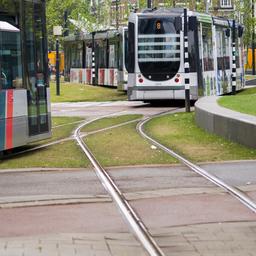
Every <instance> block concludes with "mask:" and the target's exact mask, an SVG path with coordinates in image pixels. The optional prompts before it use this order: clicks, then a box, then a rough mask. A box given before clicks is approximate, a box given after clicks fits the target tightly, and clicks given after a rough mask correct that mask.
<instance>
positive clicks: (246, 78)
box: [245, 75, 256, 80]
mask: <svg viewBox="0 0 256 256" xmlns="http://www.w3.org/2000/svg"><path fill="white" fill-rule="evenodd" d="M251 79H256V76H253V75H245V80H251Z"/></svg>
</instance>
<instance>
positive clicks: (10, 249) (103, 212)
mask: <svg viewBox="0 0 256 256" xmlns="http://www.w3.org/2000/svg"><path fill="white" fill-rule="evenodd" d="M202 167H204V168H206V169H208V170H211V172H212V173H214V174H217V175H220V176H222V177H226V181H229V182H231V183H232V184H235V182H236V181H234V180H233V179H231V178H232V176H243V173H244V171H246V172H247V174H246V177H247V178H244V180H243V181H241V182H240V183H238V185H239V186H241V187H243V186H244V185H245V184H246V183H248V180H250V181H251V184H250V185H247V186H248V187H250V188H251V187H253V186H254V185H255V184H256V181H255V174H254V170H256V169H255V167H256V161H244V162H243V164H241V163H240V162H225V163H219V164H217V165H215V164H214V165H213V164H211V163H209V164H204V165H202ZM230 169H232V170H233V173H230V171H229V170H230ZM109 172H110V175H111V176H112V178H113V179H114V180H115V181H116V182H117V184H118V186H119V188H120V189H121V191H123V192H124V195H125V197H127V198H128V200H129V201H130V203H131V204H132V206H133V208H134V209H135V211H136V212H137V213H138V214H139V216H140V218H141V219H142V220H143V222H144V223H145V224H146V226H147V228H148V229H149V231H150V233H151V234H152V235H153V237H154V239H156V241H157V242H158V243H159V245H160V247H161V248H162V249H163V251H164V252H165V254H166V255H170V256H173V255H174V256H175V255H179V256H186V255H190V256H191V255H192V256H193V255H196V256H202V255H203V256H212V255H227V256H228V255H230V256H238V255H240V256H241V255H250V256H252V255H253V252H254V251H255V249H256V240H255V239H256V216H255V214H254V213H253V212H251V211H250V210H249V209H247V208H246V207H244V206H243V205H242V204H241V203H240V202H238V201H237V200H236V199H235V198H233V197H231V196H230V195H228V194H227V193H226V192H225V191H223V190H220V189H218V188H216V187H215V186H213V185H212V184H211V183H210V182H208V181H207V180H205V179H203V178H201V177H199V176H198V175H197V174H194V173H192V172H190V171H188V170H187V169H186V168H185V167H183V166H180V165H174V166H162V167H146V166H145V167H136V168H131V167H125V168H111V169H110V170H109ZM0 177H1V179H0V191H1V200H3V199H4V198H5V199H6V201H8V198H10V196H11V197H12V199H15V198H16V199H17V198H19V199H28V198H27V194H30V196H34V198H33V200H34V202H39V201H40V198H41V197H42V196H44V195H46V196H48V195H50V197H52V198H54V197H55V196H57V195H58V196H60V195H62V196H63V198H65V196H66V195H69V196H74V197H78V196H79V195H83V196H85V195H87V196H91V198H92V199H93V198H94V199H95V200H94V201H93V200H92V201H91V202H77V203H75V204H70V203H69V202H67V203H66V204H64V205H62V204H59V203H58V202H55V203H56V205H44V206H40V204H38V206H37V207H29V206H26V205H23V206H22V205H19V207H18V208H6V209H1V211H0V226H1V229H0V255H1V256H2V255H3V256H6V255H8V256H16V255H17V256H29V255H33V256H37V255H40V256H42V255H46V256H53V255H56V256H70V255H71V256H72V255H76V256H77V255H147V254H146V253H145V251H144V250H143V249H142V247H141V246H140V244H139V243H138V242H137V241H136V239H135V238H134V237H133V236H132V235H131V233H130V232H129V231H130V230H129V229H128V228H127V225H126V223H125V222H124V221H123V219H122V217H121V215H120V213H119V212H118V211H117V209H116V207H115V205H113V203H112V201H111V200H109V198H103V199H104V200H103V201H97V200H96V198H100V197H101V196H102V197H104V195H106V194H105V192H104V191H103V190H102V188H101V184H100V183H99V182H98V181H97V178H96V177H95V175H94V174H93V172H92V171H91V170H90V169H83V170H74V169H73V170H69V171H68V170H61V171H56V170H47V171H43V170H41V171H39V170H38V169H37V170H36V171H35V172H33V170H32V169H30V170H28V171H25V172H21V171H17V170H16V171H13V172H10V173H7V172H1V173H0ZM80 179H81V180H82V181H83V182H80ZM53 180H54V182H53ZM32 183H33V184H38V189H37V187H36V186H32V185H30V184H32ZM4 184H6V185H4ZM44 185H45V186H44ZM252 191H254V190H252ZM57 199H58V198H57ZM24 206H25V207H24ZM34 206H35V205H34ZM14 207H15V205H14ZM17 220H18V221H17Z"/></svg>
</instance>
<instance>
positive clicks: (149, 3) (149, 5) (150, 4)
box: [147, 0, 152, 9]
mask: <svg viewBox="0 0 256 256" xmlns="http://www.w3.org/2000/svg"><path fill="white" fill-rule="evenodd" d="M147 7H148V8H150V9H151V8H152V0H148V2H147Z"/></svg>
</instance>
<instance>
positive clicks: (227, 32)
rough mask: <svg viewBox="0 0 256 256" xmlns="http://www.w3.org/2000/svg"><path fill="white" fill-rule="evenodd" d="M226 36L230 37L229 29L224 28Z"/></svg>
mask: <svg viewBox="0 0 256 256" xmlns="http://www.w3.org/2000/svg"><path fill="white" fill-rule="evenodd" d="M226 37H230V29H229V28H228V29H226Z"/></svg>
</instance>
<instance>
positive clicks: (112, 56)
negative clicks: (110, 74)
mask: <svg viewBox="0 0 256 256" xmlns="http://www.w3.org/2000/svg"><path fill="white" fill-rule="evenodd" d="M117 51H118V47H117V46H116V45H114V44H111V45H110V46H109V63H108V64H109V68H117V56H118V53H117Z"/></svg>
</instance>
